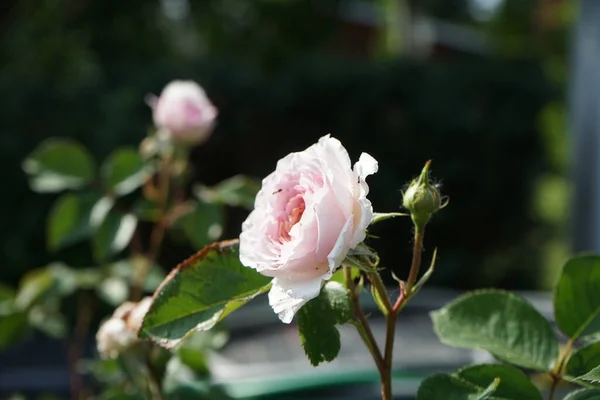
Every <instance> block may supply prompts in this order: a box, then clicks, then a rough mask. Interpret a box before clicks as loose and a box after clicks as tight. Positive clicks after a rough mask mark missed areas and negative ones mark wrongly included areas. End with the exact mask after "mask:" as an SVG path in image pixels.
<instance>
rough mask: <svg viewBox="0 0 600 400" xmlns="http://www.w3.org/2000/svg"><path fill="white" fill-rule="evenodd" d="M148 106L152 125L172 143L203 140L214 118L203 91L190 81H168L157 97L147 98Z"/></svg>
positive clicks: (188, 142)
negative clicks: (152, 119)
mask: <svg viewBox="0 0 600 400" xmlns="http://www.w3.org/2000/svg"><path fill="white" fill-rule="evenodd" d="M148 104H149V105H150V106H151V107H152V111H153V117H154V124H155V125H156V126H157V127H158V128H159V129H161V130H162V131H163V132H164V133H166V134H167V135H168V137H169V138H170V140H171V141H173V142H175V143H183V144H199V143H201V142H203V141H205V140H206V139H207V138H208V136H209V135H210V133H211V131H212V129H213V126H214V123H215V119H216V117H217V109H216V108H215V106H213V104H212V103H211V101H210V100H209V99H208V97H207V96H206V93H205V92H204V89H202V88H201V87H200V86H199V85H198V84H197V83H195V82H193V81H180V80H176V81H172V82H171V83H169V84H168V85H167V86H165V88H164V89H163V91H162V93H161V94H160V97H158V98H156V97H155V96H151V97H150V98H149V99H148Z"/></svg>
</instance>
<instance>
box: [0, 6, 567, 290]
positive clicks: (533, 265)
mask: <svg viewBox="0 0 600 400" xmlns="http://www.w3.org/2000/svg"><path fill="white" fill-rule="evenodd" d="M411 3H412V2H411ZM459 3H460V4H459ZM463 3H465V2H452V4H450V2H445V3H441V2H436V1H429V2H425V3H423V5H421V6H418V7H419V8H418V9H419V10H420V11H423V12H428V11H430V12H431V14H432V15H434V16H437V17H440V18H447V19H448V20H454V21H459V22H465V21H467V19H468V18H467V14H466V12H465V11H464V10H465V8H464V7H465V4H466V3H465V4H463ZM187 4H188V5H189V9H188V10H187V14H186V13H183V14H182V15H183V16H181V15H180V17H177V16H175V17H176V18H173V16H171V18H170V17H169V16H168V13H165V12H164V10H163V9H162V6H161V2H159V1H151V2H148V1H142V0H131V1H128V2H125V3H124V2H120V1H116V0H110V1H109V0H107V1H103V2H79V1H71V0H46V1H42V2H39V3H37V4H35V5H33V3H29V2H24V1H18V0H12V1H8V2H6V3H4V4H3V5H2V7H3V10H4V11H5V12H2V13H0V31H1V32H2V33H3V38H4V39H3V42H2V46H1V47H0V62H1V63H2V66H3V67H2V69H0V90H1V91H2V93H6V94H7V95H6V96H7V98H9V99H10V101H6V102H4V104H3V107H1V108H0V168H2V170H3V171H4V174H3V176H4V182H3V183H4V185H5V188H9V189H7V192H6V193H7V194H6V195H4V196H2V198H1V199H0V221H2V228H3V229H2V230H0V246H1V248H0V264H1V265H2V266H3V268H2V269H1V270H0V280H2V281H3V282H8V283H10V284H11V285H12V284H14V283H16V282H17V281H18V279H19V278H20V276H22V275H23V273H24V272H25V271H27V270H29V269H32V268H35V267H37V266H40V265H45V264H47V263H48V262H49V261H51V260H52V259H54V258H55V257H58V258H61V259H65V260H67V261H68V262H69V264H71V265H80V266H85V265H86V264H87V263H89V260H91V257H92V254H91V253H90V252H89V249H88V248H87V247H85V248H84V247H82V246H75V247H72V248H70V249H66V250H63V251H62V252H61V253H60V254H58V255H56V256H51V255H49V254H48V253H47V251H46V250H45V247H46V246H45V244H46V243H47V241H48V240H49V239H48V238H47V237H46V234H45V232H44V230H43V229H40V226H41V225H42V224H43V221H44V220H45V215H46V214H47V212H48V210H49V209H50V207H51V204H52V202H53V201H54V198H53V196H52V195H49V196H36V195H34V194H33V193H32V192H31V191H30V189H29V188H28V186H27V181H26V177H25V176H24V174H23V173H22V170H21V166H20V164H21V161H22V160H23V158H24V157H25V156H26V155H27V154H28V153H29V152H30V151H31V150H32V149H33V148H34V147H35V146H36V145H37V144H38V143H39V142H41V141H42V140H44V139H46V138H47V137H49V136H61V137H70V138H73V139H76V140H78V141H80V142H82V143H83V144H84V145H85V146H86V147H87V148H88V149H89V150H90V151H91V152H92V153H93V154H92V155H93V157H94V158H95V159H96V160H102V159H105V158H106V157H107V156H108V154H109V152H110V151H112V149H114V148H115V147H117V146H119V145H134V144H136V143H137V142H139V140H140V139H141V138H142V137H144V136H145V134H146V131H147V129H148V128H149V121H150V119H149V116H150V111H149V108H148V107H147V106H146V105H145V104H144V101H143V99H144V97H145V95H146V94H148V93H150V92H154V93H156V92H157V91H158V90H160V88H161V87H162V86H163V85H164V84H165V83H166V82H167V81H169V80H171V79H173V78H191V79H195V80H197V81H198V82H199V83H201V84H202V85H203V86H204V87H205V88H206V90H207V93H208V94H209V96H210V97H211V98H212V99H213V101H214V103H215V104H216V106H217V107H218V108H219V110H220V117H219V123H218V126H217V129H216V131H215V134H214V136H213V137H212V138H211V139H210V140H209V141H208V142H207V143H206V144H205V145H204V146H202V147H200V148H198V149H196V150H195V151H194V152H193V154H192V160H193V161H194V164H193V167H194V173H193V175H194V176H193V178H194V179H195V180H202V181H203V182H206V183H207V184H209V185H211V184H215V183H217V182H219V181H221V180H222V179H224V178H227V177H230V176H232V175H235V174H238V173H244V174H250V175H253V176H255V177H263V176H265V175H266V174H267V173H269V172H270V171H271V170H272V169H273V168H274V166H275V162H276V160H277V159H279V158H280V157H282V156H283V155H285V154H286V153H287V152H289V151H295V150H301V149H303V148H304V147H306V146H307V145H309V144H310V143H312V142H313V141H314V140H315V139H317V138H318V137H320V136H322V135H324V134H327V133H332V134H333V135H334V136H336V137H339V138H340V139H341V140H342V141H343V142H344V144H345V145H346V146H347V147H348V149H349V150H350V151H351V154H352V157H353V158H354V159H356V158H357V157H358V155H359V152H360V151H367V152H369V153H370V154H372V155H373V156H375V157H376V158H377V159H378V160H379V162H380V167H381V168H380V172H379V173H378V174H377V175H376V176H374V177H373V178H372V179H370V182H371V183H372V188H373V189H372V195H371V198H372V201H373V203H374V206H375V209H376V210H377V211H395V210H397V209H398V207H399V204H400V201H401V193H400V190H401V189H402V186H403V184H404V183H405V182H408V181H409V179H410V178H412V177H413V176H411V174H412V173H413V172H414V171H417V170H419V168H420V167H421V166H422V164H423V162H424V161H425V160H427V159H433V165H432V167H433V174H434V176H436V177H439V178H440V180H441V182H442V183H443V191H444V193H445V194H446V195H448V196H450V198H451V206H450V207H449V208H447V209H446V210H445V212H444V214H443V215H440V217H439V219H436V220H435V221H434V223H435V229H431V232H430V233H429V236H428V242H429V243H435V244H436V245H437V246H439V247H440V250H441V251H440V260H439V265H440V268H439V271H438V273H436V279H437V281H438V283H444V284H447V285H453V286H457V287H474V286H479V285H487V284H496V285H501V286H508V287H532V286H534V285H535V284H536V283H537V282H538V277H537V276H536V273H537V271H539V268H540V263H541V262H542V261H543V260H541V259H540V257H539V255H540V252H541V251H542V250H541V245H543V244H544V243H545V241H546V240H547V238H548V237H549V235H551V230H548V229H547V225H546V222H545V220H544V219H543V218H541V217H540V216H539V215H537V214H536V213H534V212H533V211H532V202H533V200H534V194H535V193H534V190H536V189H535V187H534V186H535V185H534V184H535V183H536V182H537V178H538V177H539V174H540V173H542V172H543V171H545V170H547V169H548V168H549V167H550V166H551V164H549V158H548V157H549V156H548V149H547V145H546V144H545V143H544V141H545V140H546V135H547V134H546V131H545V130H544V126H543V124H539V118H538V117H539V115H540V112H541V111H542V110H543V109H544V107H545V105H547V104H549V103H550V102H553V104H562V103H561V93H560V91H559V90H557V87H556V86H555V82H556V81H549V80H548V79H546V78H545V77H546V76H547V73H546V72H547V65H546V63H545V60H546V58H544V57H545V54H549V53H548V52H544V51H540V52H534V53H531V54H528V53H527V51H521V52H516V53H510V54H506V53H502V52H499V53H498V54H499V55H500V56H501V57H499V58H497V57H494V56H491V57H487V58H485V59H484V58H479V57H473V56H469V57H464V56H461V57H458V56H457V57H455V58H450V59H446V60H443V61H440V60H434V61H431V60H421V61H414V60H409V59H403V60H399V61H395V62H386V63H372V62H370V61H369V60H362V61H357V60H350V59H348V58H346V59H344V57H343V56H340V55H339V54H337V53H335V51H334V52H333V53H331V52H329V50H331V49H332V47H333V48H335V43H336V42H335V40H336V34H339V32H340V31H341V30H342V28H343V27H344V23H343V22H342V21H341V20H340V18H339V17H338V14H337V11H336V10H338V7H339V6H340V2H339V1H274V0H262V1H256V2H246V1H241V0H228V1H190V2H188V3H187ZM416 7H417V6H415V8H416ZM531 7H533V5H532V4H529V3H528V4H526V5H524V6H523V7H522V8H520V9H518V10H517V11H516V12H517V13H520V14H518V15H519V18H518V21H526V20H527V15H529V14H528V13H531ZM503 12H504V11H503ZM506 13H508V11H506ZM506 15H508V16H510V18H513V19H514V18H516V17H515V16H514V15H513V14H510V13H508V14H506ZM506 15H504V14H502V15H500V17H498V18H500V20H499V21H500V22H502V21H504V23H505V24H506V23H508V22H507V21H509V20H510V19H509V18H508V17H506ZM178 18H179V19H178ZM516 20H517V19H515V21H516ZM492 22H493V21H492ZM500 22H498V23H497V24H500ZM469 23H470V24H471V25H474V24H473V22H472V21H471V22H469ZM523 23H525V22H523ZM500 25H501V24H500ZM486 26H487V27H489V28H490V32H492V33H493V32H504V31H503V30H502V29H500V28H498V29H497V30H496V31H494V30H492V27H493V24H492V23H489V24H488V25H486ZM519 26H520V25H519ZM494 29H495V28H494ZM527 33H528V31H527V29H521V30H518V32H516V34H519V35H523V34H527ZM498 35H499V37H506V36H507V35H506V34H504V33H498ZM525 45H526V44H525ZM532 46H534V44H531V45H530V47H532ZM500 47H501V46H498V48H500ZM328 54H330V55H331V54H336V55H335V59H334V56H332V55H331V56H330V55H328ZM553 54H554V53H553ZM556 54H558V53H556ZM556 101H558V102H556ZM549 118H550V117H549ZM559 142H560V140H559ZM558 147H560V146H558ZM554 148H557V146H555V147H554ZM223 154H227V155H228V156H227V161H228V162H226V163H224V162H223ZM553 154H554V153H551V154H550V156H551V157H554V155H553ZM115 179H116V178H115ZM189 189H190V190H191V188H189ZM246 213H247V211H245V210H242V209H235V210H232V211H231V213H230V214H231V215H230V216H229V217H228V218H227V221H226V226H225V232H224V233H223V237H233V236H236V235H237V233H238V231H239V225H240V223H241V221H243V219H244V217H245V215H246ZM407 226H408V225H407ZM406 231H407V232H404V230H402V229H398V226H397V225H396V224H394V225H392V224H391V223H390V224H387V225H382V226H381V227H378V228H376V229H375V233H376V234H380V235H381V236H382V237H385V241H384V240H383V239H381V240H380V241H381V243H380V244H378V245H377V246H378V248H381V249H382V251H381V255H382V259H383V261H382V262H383V264H384V265H390V264H392V263H393V264H394V265H392V266H393V267H394V268H395V269H396V272H397V273H398V274H401V273H402V271H400V269H402V266H403V265H406V264H408V260H409V251H410V243H409V242H410V234H409V232H408V229H406ZM175 239H176V238H175ZM168 245H169V246H171V247H170V251H165V252H164V254H165V255H164V256H163V259H162V260H161V262H160V264H161V265H164V266H174V265H175V264H177V263H178V262H179V261H181V260H182V259H184V258H185V257H186V256H187V255H189V254H191V252H192V251H193V250H194V248H193V247H191V246H189V245H188V244H181V242H180V241H177V240H174V239H173V238H171V239H170V240H169V242H168ZM427 245H428V243H426V246H427ZM398 249H402V250H404V251H405V252H404V253H402V254H401V255H400V257H396V256H395V254H396V252H397V250H398Z"/></svg>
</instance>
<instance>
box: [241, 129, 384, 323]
mask: <svg viewBox="0 0 600 400" xmlns="http://www.w3.org/2000/svg"><path fill="white" fill-rule="evenodd" d="M377 168H378V166H377V161H376V160H375V159H374V158H373V157H371V156H370V155H368V154H366V153H363V154H362V155H361V156H360V159H359V161H358V162H357V163H356V164H354V169H352V167H351V165H350V157H349V156H348V152H347V151H346V149H345V148H344V146H342V144H341V143H340V141H339V140H337V139H334V138H332V137H330V136H329V135H327V136H324V137H322V138H321V139H320V140H319V142H318V143H316V144H314V145H312V146H310V147H309V148H308V149H306V150H304V151H301V152H298V153H292V154H289V155H288V156H286V157H284V158H283V159H281V160H279V162H278V163H277V168H276V169H275V172H273V173H272V174H271V175H269V176H267V177H266V178H265V179H264V180H263V181H262V188H261V189H260V191H259V192H258V194H257V196H256V200H255V203H254V210H253V211H252V213H250V215H249V216H248V218H247V219H246V221H245V222H244V224H243V225H242V234H241V235H240V260H241V262H242V264H244V265H245V266H247V267H251V268H254V269H256V270H257V271H258V272H260V273H261V274H263V275H266V276H271V277H273V278H274V279H273V286H272V288H271V291H270V292H269V304H270V305H271V307H272V308H273V310H274V311H275V312H276V313H277V314H278V315H279V318H280V319H281V320H282V321H283V322H285V323H290V322H291V320H292V318H293V317H294V315H295V314H296V312H297V311H298V310H299V309H300V307H302V306H303V305H304V304H305V303H306V302H308V301H309V300H311V299H313V298H315V297H317V296H318V295H319V292H320V291H321V286H322V285H323V282H324V281H326V280H328V279H329V278H331V276H332V274H333V272H334V271H335V270H336V268H338V267H339V266H340V264H341V263H342V261H343V260H344V258H345V257H346V255H347V254H348V251H349V250H350V249H352V248H354V247H356V246H357V245H358V244H359V243H361V242H362V241H363V240H364V239H365V236H366V232H365V229H366V228H367V226H369V224H370V223H371V220H372V218H373V208H372V206H371V202H370V201H369V200H368V199H367V197H366V196H367V194H368V193H369V187H368V186H367V184H366V182H365V178H366V177H367V176H368V175H371V174H373V173H375V172H377Z"/></svg>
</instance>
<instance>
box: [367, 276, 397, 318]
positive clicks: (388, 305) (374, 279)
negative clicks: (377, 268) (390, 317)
mask: <svg viewBox="0 0 600 400" xmlns="http://www.w3.org/2000/svg"><path fill="white" fill-rule="evenodd" d="M369 280H370V281H371V285H373V287H374V288H375V290H376V291H377V294H378V295H379V298H380V299H381V300H382V301H383V306H384V307H385V309H386V311H387V312H386V315H387V314H389V313H390V312H392V308H393V305H392V302H391V301H390V297H389V295H388V292H387V290H386V288H385V285H384V284H383V281H382V280H381V276H379V273H377V272H373V273H370V274H369Z"/></svg>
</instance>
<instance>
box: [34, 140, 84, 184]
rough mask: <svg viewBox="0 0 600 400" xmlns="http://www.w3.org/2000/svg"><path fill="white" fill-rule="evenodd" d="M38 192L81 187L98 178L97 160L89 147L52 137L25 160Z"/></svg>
mask: <svg viewBox="0 0 600 400" xmlns="http://www.w3.org/2000/svg"><path fill="white" fill-rule="evenodd" d="M23 169H24V170H25V172H26V173H27V174H28V175H29V176H30V185H31V188H32V189H33V190H35V191H37V192H58V191H61V190H64V189H78V188H81V187H83V186H85V185H86V184H88V183H90V182H91V181H92V180H93V179H94V169H95V167H94V161H93V159H92V158H91V156H90V155H89V153H88V152H87V150H86V149H85V148H84V147H83V146H82V145H81V144H79V143H77V142H74V141H72V140H69V139H57V138H50V139H47V140H45V141H44V142H42V143H41V144H40V145H39V146H38V147H36V149H35V150H34V151H33V152H32V153H31V154H30V155H29V156H28V157H27V158H26V159H25V160H24V161H23Z"/></svg>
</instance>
